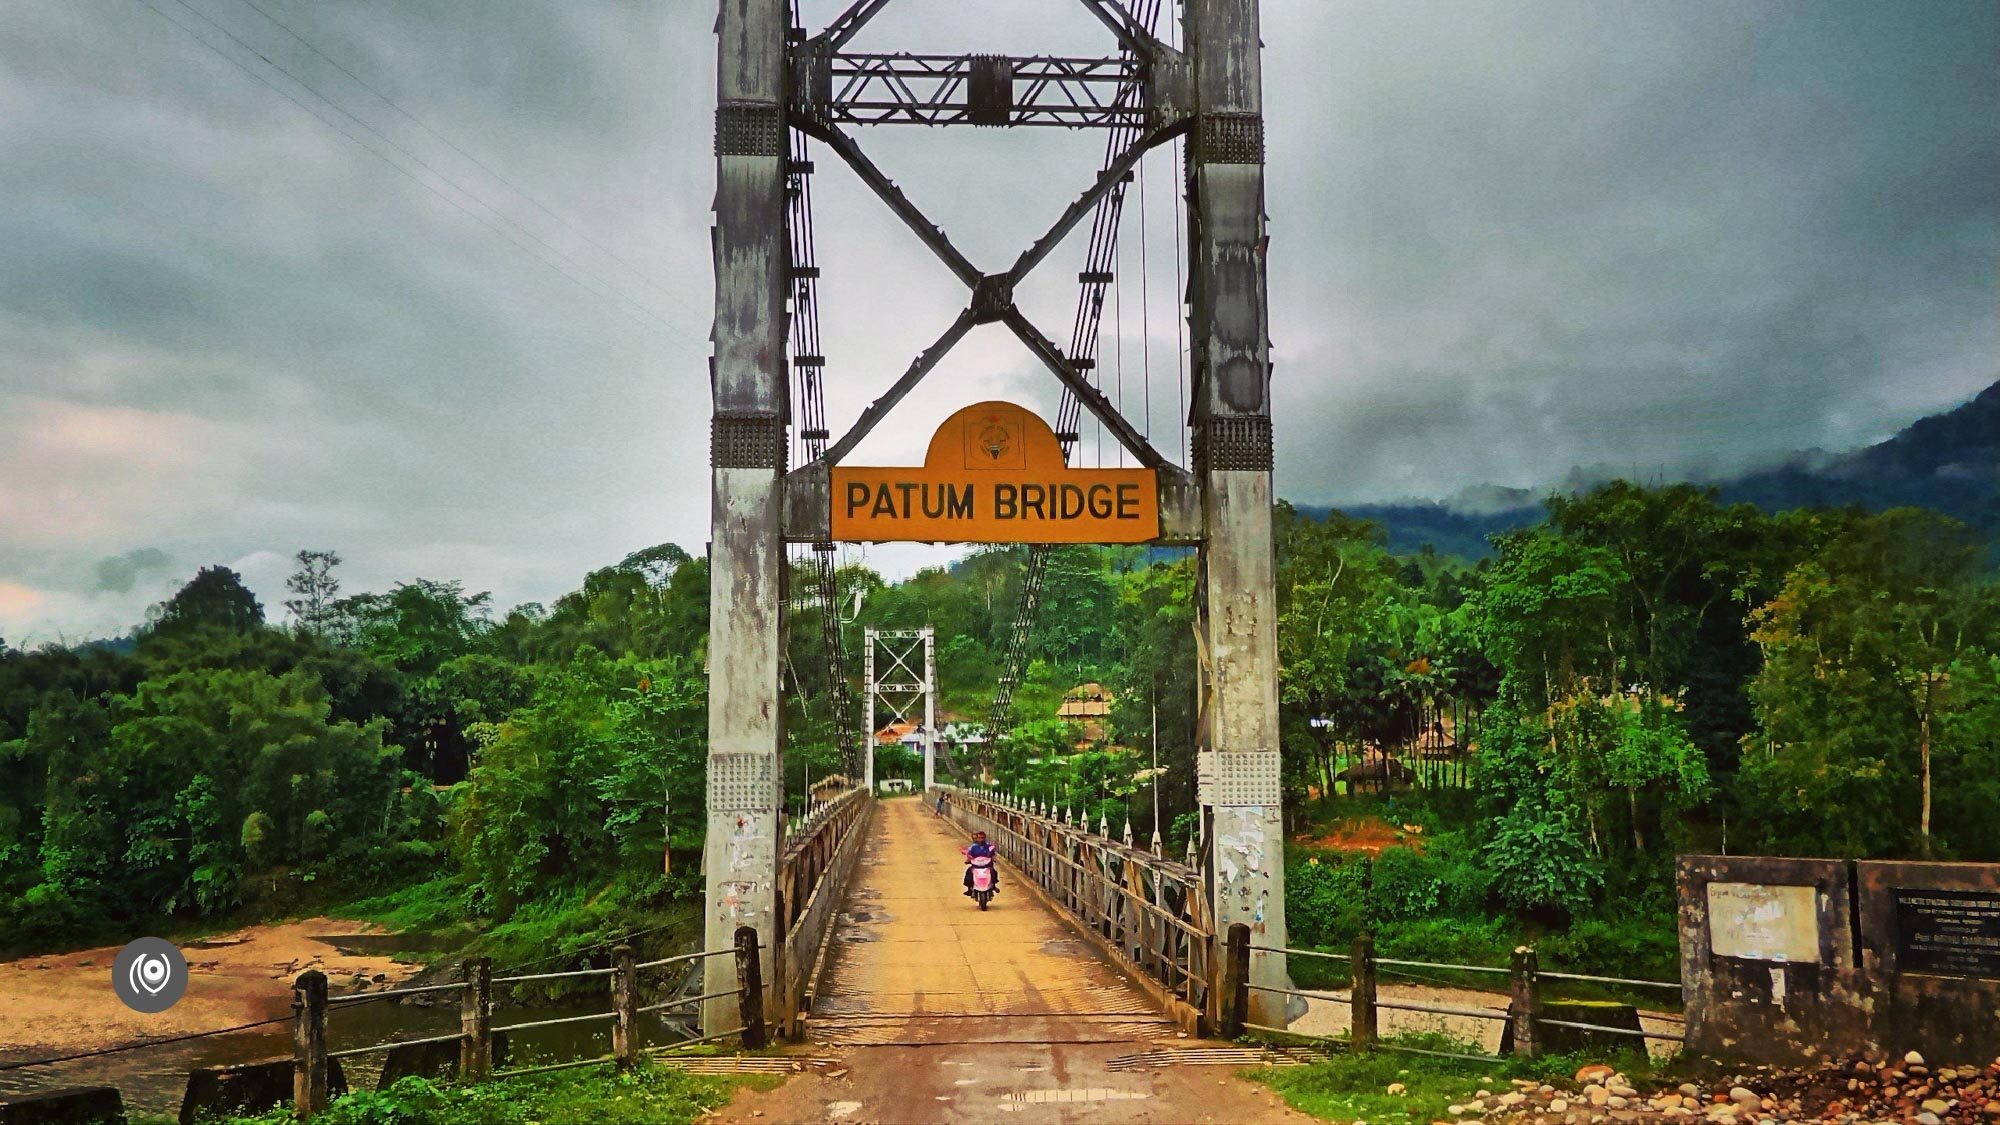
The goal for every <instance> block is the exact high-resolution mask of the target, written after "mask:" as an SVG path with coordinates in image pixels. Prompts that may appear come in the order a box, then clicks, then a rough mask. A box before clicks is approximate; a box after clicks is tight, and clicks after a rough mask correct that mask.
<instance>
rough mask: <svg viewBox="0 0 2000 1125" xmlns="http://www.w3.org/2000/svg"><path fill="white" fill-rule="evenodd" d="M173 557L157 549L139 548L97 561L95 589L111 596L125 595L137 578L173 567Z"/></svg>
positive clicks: (129, 591)
mask: <svg viewBox="0 0 2000 1125" xmlns="http://www.w3.org/2000/svg"><path fill="white" fill-rule="evenodd" d="M173 561H174V560H173V557H172V556H170V555H168V554H167V553H166V552H165V551H162V550H160V549H159V548H158V547H140V548H139V549H137V550H133V551H127V552H125V553H124V554H122V555H112V556H110V557H109V558H103V559H99V560H98V561H97V589H98V590H100V591H103V592H107V593H112V594H127V593H131V591H132V584H133V583H134V582H137V581H138V580H139V576H140V575H141V574H144V573H146V572H148V571H155V570H165V569H166V568H167V567H169V566H172V565H173Z"/></svg>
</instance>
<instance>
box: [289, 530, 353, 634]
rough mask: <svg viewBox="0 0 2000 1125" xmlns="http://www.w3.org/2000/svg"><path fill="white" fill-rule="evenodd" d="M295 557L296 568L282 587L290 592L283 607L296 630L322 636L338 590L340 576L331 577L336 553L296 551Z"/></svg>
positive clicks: (331, 613)
mask: <svg viewBox="0 0 2000 1125" xmlns="http://www.w3.org/2000/svg"><path fill="white" fill-rule="evenodd" d="M295 557H296V558H297V559H298V563H299V568H298V569H297V570H295V571H293V572H292V576H291V577H290V578H287V579H285V589H286V590H288V591H290V592H291V595H292V596H291V597H290V598H287V599H286V600H285V609H286V610H288V611H289V612H290V613H291V615H292V620H293V621H294V622H296V623H297V626H298V630H299V632H301V633H310V634H312V635H313V636H316V637H317V636H324V635H325V634H326V631H327V628H328V626H329V625H330V624H331V618H332V616H333V602H334V595H336V594H338V593H340V579H338V578H335V577H334V576H333V568H334V567H337V566H339V565H340V556H339V555H337V554H335V553H333V552H332V551H300V552H299V553H298V555H297V556H295Z"/></svg>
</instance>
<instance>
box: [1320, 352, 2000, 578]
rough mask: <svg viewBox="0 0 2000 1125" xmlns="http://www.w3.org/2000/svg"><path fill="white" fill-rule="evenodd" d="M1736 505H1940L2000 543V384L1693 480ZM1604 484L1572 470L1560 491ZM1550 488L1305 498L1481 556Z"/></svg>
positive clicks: (1392, 540)
mask: <svg viewBox="0 0 2000 1125" xmlns="http://www.w3.org/2000/svg"><path fill="white" fill-rule="evenodd" d="M1690 479H1691V480H1692V483H1696V484H1705V485H1708V486H1710V487H1713V488H1715V489H1716V490H1717V491H1718V492H1720V493H1721V495H1722V499H1723V500H1725V501H1729V502H1744V503H1751V504H1755V505H1757V506H1758V507H1760V508H1763V509H1765V510H1766V511H1773V512H1777V511H1785V510H1787V509H1791V508H1804V507H1827V508H1837V507H1846V506H1848V505H1859V506H1860V507H1863V508H1866V509H1868V510H1870V511H1881V510H1883V509H1885V508H1896V507H1905V506H1913V507H1925V508H1935V509H1937V510H1938V511H1941V512H1944V513H1945V514H1947V515H1950V516H1952V517H1954V518H1957V519H1960V520H1963V521H1965V522H1966V523H1968V524H1970V525H1972V526H1973V527H1975V528H1977V529H1979V531H1981V532H1982V533H1983V534H1984V535H1985V536H1986V537H1987V538H1988V539H1989V540H1993V541H2000V382H1995V383H1994V384H1993V385H1991V386H1989V387H1987V388H1986V389H1985V390H1983V391H1981V392H1979V394H1978V395H1976V396H1975V397H1973V399H1972V400H1971V401H1969V402H1966V403H1964V404H1962V405H1960V406H1958V407H1955V408H1954V409H1952V410H1949V411H1946V412H1945V413H1943V414H1934V415H1932V416H1930V417H1928V418H1922V419H1919V420H1917V421H1916V422H1913V423H1911V424H1910V425H1909V426H1907V427H1905V428H1904V429H1903V430H1902V431H1901V432H1899V433H1897V434H1896V435H1895V436H1894V437H1891V438H1889V439H1888V440H1887V441H1883V442H1879V443H1877V444H1875V445H1871V446H1868V447H1866V448H1863V449H1858V450H1853V451H1850V452H1846V453H1827V452H1824V451H1821V450H1808V451H1802V452H1798V453H1793V454H1791V455H1789V456H1787V457H1785V458H1784V459H1782V460H1781V461H1779V462H1778V463H1777V464H1775V465H1773V466H1771V467H1769V468H1765V469H1758V470H1755V471H1752V472H1748V473H1743V474H1740V475H1737V476H1733V477H1727V478H1720V479H1701V478H1690ZM1596 483H1599V482H1598V481H1597V480H1596V479H1583V475H1582V474H1580V473H1579V474H1573V475H1572V480H1571V481H1570V482H1567V483H1566V484H1564V485H1563V486H1562V488H1561V489H1560V490H1563V491H1580V490H1583V489H1587V488H1589V487H1590V486H1591V485H1593V484H1596ZM1543 495H1544V493H1542V492H1537V491H1535V490H1532V489H1525V488H1504V487H1499V486H1494V485H1483V486H1478V487H1475V488H1469V489H1466V490H1465V491H1464V492H1461V493H1460V494H1459V495H1458V496H1456V497H1454V498H1452V499H1450V500H1435V501H1426V500H1412V501H1404V502H1400V503H1394V504H1354V505H1334V506H1327V505H1317V506H1313V505H1302V506H1301V507H1300V510H1301V511H1303V512H1308V513H1310V514H1313V515H1315V516H1320V515H1324V514H1325V513H1326V512H1328V511H1331V510H1332V509H1333V507H1338V508H1339V509H1340V510H1341V511H1344V512H1346V513H1347V514H1348V515H1350V516H1355V517H1358V518H1361V519H1368V520H1373V521H1375V522H1376V523H1379V524H1381V525H1382V526H1383V528H1384V529H1386V530H1387V531H1388V534H1389V548H1390V550H1392V551H1396V552H1399V553H1402V552H1414V551H1418V550H1421V549H1422V548H1423V546H1424V545H1425V544H1429V545H1430V546H1431V547H1432V548H1434V549H1435V550H1437V551H1438V552H1440V553H1442V554H1453V555H1460V556H1463V557H1466V558H1476V557H1478V556H1481V555H1485V554H1489V553H1491V550H1492V547H1491V545H1490V544H1489V543H1488V542H1487V537H1488V536H1490V535H1493V534H1496V533H1498V532H1503V531H1511V530H1513V529H1515V528H1520V527H1527V526H1529V525H1531V524H1534V523H1536V522H1539V521H1540V520H1541V518H1542V504H1541V500H1542V496H1543Z"/></svg>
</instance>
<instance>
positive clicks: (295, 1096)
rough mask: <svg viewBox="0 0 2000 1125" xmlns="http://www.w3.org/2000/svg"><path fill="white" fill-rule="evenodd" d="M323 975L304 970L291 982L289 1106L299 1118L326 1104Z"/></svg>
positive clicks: (317, 1110) (321, 1108) (316, 971)
mask: <svg viewBox="0 0 2000 1125" xmlns="http://www.w3.org/2000/svg"><path fill="white" fill-rule="evenodd" d="M327 1069H328V1064H327V1058H326V974H325V973H322V972H320V971H319V970H318V969H307V970H306V971H305V972H303V973H300V974H299V978H298V980H297V981H295V982H293V984H292V1108H293V1111H294V1112H295V1113H297V1114H298V1117H299V1119H300V1120H301V1121H304V1120H308V1119H310V1118H312V1117H314V1116H315V1115H318V1114H321V1113H325V1112H326V1107H327Z"/></svg>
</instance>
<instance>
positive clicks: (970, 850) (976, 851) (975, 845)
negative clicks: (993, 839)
mask: <svg viewBox="0 0 2000 1125" xmlns="http://www.w3.org/2000/svg"><path fill="white" fill-rule="evenodd" d="M960 851H961V853H962V854H963V855H964V856H965V897H967V898H971V897H972V861H973V860H974V859H977V858H979V857H981V856H983V857H985V858H986V859H988V860H991V859H992V858H993V857H994V856H995V855H997V854H998V853H997V852H996V851H995V850H994V848H993V845H992V844H989V843H987V842H986V833H984V832H974V833H973V834H972V842H971V843H970V844H967V845H966V846H965V847H964V848H961V849H960ZM990 878H991V879H992V880H993V881H992V884H991V886H992V888H993V893H994V894H996V895H997V894H999V893H1000V868H999V867H998V866H997V865H995V866H994V867H993V868H992V874H991V876H990Z"/></svg>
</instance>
